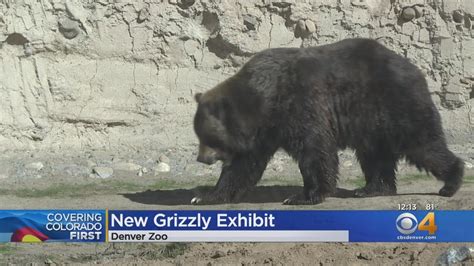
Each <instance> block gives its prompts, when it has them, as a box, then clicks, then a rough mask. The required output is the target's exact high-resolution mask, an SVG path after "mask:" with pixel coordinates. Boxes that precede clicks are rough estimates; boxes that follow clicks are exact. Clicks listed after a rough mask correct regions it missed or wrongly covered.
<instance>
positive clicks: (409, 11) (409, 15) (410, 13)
mask: <svg viewBox="0 0 474 266" xmlns="http://www.w3.org/2000/svg"><path fill="white" fill-rule="evenodd" d="M401 16H402V18H403V20H404V21H410V20H412V19H414V18H415V17H416V11H415V9H414V8H412V7H407V8H404V9H403V10H402V15H401Z"/></svg>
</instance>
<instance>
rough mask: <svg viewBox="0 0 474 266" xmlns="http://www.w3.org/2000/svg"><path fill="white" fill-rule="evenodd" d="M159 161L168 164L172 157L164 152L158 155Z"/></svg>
mask: <svg viewBox="0 0 474 266" xmlns="http://www.w3.org/2000/svg"><path fill="white" fill-rule="evenodd" d="M158 162H159V163H167V164H169V163H170V159H169V158H168V157H167V156H166V155H164V154H162V155H160V157H158Z"/></svg>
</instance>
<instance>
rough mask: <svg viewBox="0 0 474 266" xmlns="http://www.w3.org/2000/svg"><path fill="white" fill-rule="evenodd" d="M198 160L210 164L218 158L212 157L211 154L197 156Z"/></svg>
mask: <svg viewBox="0 0 474 266" xmlns="http://www.w3.org/2000/svg"><path fill="white" fill-rule="evenodd" d="M197 161H198V162H200V163H205V164H209V165H211V164H214V163H215V162H216V160H215V159H214V158H212V157H211V156H201V155H199V156H198V157H197Z"/></svg>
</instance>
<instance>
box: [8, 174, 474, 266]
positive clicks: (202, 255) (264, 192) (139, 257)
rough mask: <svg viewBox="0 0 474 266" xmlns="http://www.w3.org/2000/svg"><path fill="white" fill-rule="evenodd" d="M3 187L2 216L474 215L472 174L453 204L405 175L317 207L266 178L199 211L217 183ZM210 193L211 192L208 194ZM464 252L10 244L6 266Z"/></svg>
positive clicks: (387, 247) (171, 180)
mask: <svg viewBox="0 0 474 266" xmlns="http://www.w3.org/2000/svg"><path fill="white" fill-rule="evenodd" d="M43 176H44V177H42V178H28V179H27V178H16V179H12V178H5V179H0V209H61V208H63V209H79V208H80V209H91V208H99V209H104V208H108V209H155V210H159V209H331V210H346V209H349V210H352V209H368V210H370V209H374V210H375V209H397V208H398V204H399V203H416V204H417V205H418V206H419V208H424V206H425V205H426V204H434V205H435V206H436V208H437V209H443V210H445V209H456V210H459V209H461V210H472V209H473V208H474V175H473V173H472V172H468V173H467V175H466V179H465V183H464V185H463V187H462V188H461V190H460V191H459V192H458V193H457V194H456V195H455V196H454V197H452V198H443V197H440V196H438V195H437V194H436V193H437V191H438V190H439V188H440V187H441V185H442V184H441V183H439V182H437V181H436V180H435V179H434V178H433V177H430V176H426V175H423V174H414V175H404V176H400V177H399V179H398V193H399V195H397V196H390V197H375V198H364V199H356V198H352V189H354V188H356V187H358V186H360V185H362V184H363V181H362V180H360V179H344V178H341V181H340V182H339V188H340V189H339V190H338V193H337V194H336V195H335V196H334V197H330V198H328V199H327V200H326V201H325V202H324V203H322V204H319V205H315V206H285V205H282V204H281V202H282V201H283V200H284V199H285V198H286V197H288V196H289V195H291V194H293V193H296V192H298V191H299V189H301V177H299V176H297V175H294V176H286V175H284V176H286V177H281V176H271V177H264V178H263V180H262V181H261V183H260V184H259V186H258V187H257V188H255V189H254V190H252V191H250V192H249V193H248V194H247V195H246V196H245V198H244V199H243V200H242V201H243V202H242V203H239V204H231V205H214V206H198V207H196V206H191V205H189V201H190V200H191V198H192V197H193V196H194V195H195V193H196V191H199V190H200V189H203V188H202V187H197V185H198V184H199V185H207V186H209V185H212V184H213V183H215V181H216V177H215V176H214V177H211V176H209V177H200V178H189V177H187V176H186V175H173V174H168V175H161V176H155V175H148V176H146V175H145V176H142V177H137V176H136V175H132V174H130V173H120V172H116V173H115V174H114V176H113V177H111V178H109V179H98V178H90V177H89V178H87V177H75V178H72V177H61V176H57V175H53V174H51V175H50V176H48V175H47V174H46V175H43ZM204 189H205V188H204ZM457 245H463V244H462V243H460V244H445V243H443V244H396V243H388V244H387V243H385V244H373V243H304V244H301V243H300V244H296V243H282V244H263V243H235V244H232V243H225V244H219V243H191V244H181V243H178V244H166V245H165V244H151V243H150V244H148V243H147V244H145V243H143V244H132V243H123V244H78V243H70V244H60V243H49V244H2V245H0V261H1V262H3V263H7V264H17V265H22V264H25V263H33V264H48V265H54V264H78V265H81V264H109V265H112V264H114V265H123V264H127V265H138V264H140V265H142V264H147V265H166V264H169V265H188V264H191V265H220V264H230V265H253V264H271V265H288V264H297V265H318V264H319V265H400V264H414V265H427V264H428V265H433V264H434V263H435V260H436V258H437V257H438V256H439V255H440V254H441V253H442V252H444V251H445V250H446V249H447V248H448V247H450V246H457ZM467 263H471V264H473V265H474V261H471V262H467Z"/></svg>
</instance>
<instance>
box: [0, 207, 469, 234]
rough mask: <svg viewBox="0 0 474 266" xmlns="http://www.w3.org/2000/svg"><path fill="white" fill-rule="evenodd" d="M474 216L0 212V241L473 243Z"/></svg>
mask: <svg viewBox="0 0 474 266" xmlns="http://www.w3.org/2000/svg"><path fill="white" fill-rule="evenodd" d="M472 221H474V211H440V210H435V209H434V208H430V210H426V209H425V210H417V209H416V208H414V207H413V206H410V207H404V208H401V209H400V210H396V211H378V210H374V211H368V210H364V211H349V210H347V211H343V210H341V211H316V210H294V211H283V210H268V211H264V210H255V211H252V210H242V211H239V210H202V211H201V210H192V211H191V210H189V211H183V210H164V211H161V210H146V211H139V210H2V211H0V242H473V241H474V230H472V225H473V224H472Z"/></svg>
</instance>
